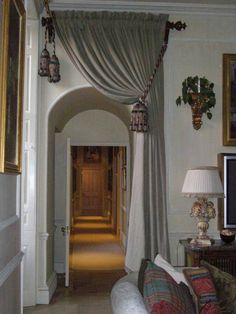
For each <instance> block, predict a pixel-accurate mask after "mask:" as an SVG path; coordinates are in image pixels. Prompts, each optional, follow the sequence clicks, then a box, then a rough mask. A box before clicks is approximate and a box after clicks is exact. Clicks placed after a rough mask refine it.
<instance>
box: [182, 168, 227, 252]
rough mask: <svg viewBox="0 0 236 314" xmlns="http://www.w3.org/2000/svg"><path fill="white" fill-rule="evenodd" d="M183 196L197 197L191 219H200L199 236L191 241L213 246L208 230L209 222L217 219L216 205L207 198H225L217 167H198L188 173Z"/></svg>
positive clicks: (198, 225)
mask: <svg viewBox="0 0 236 314" xmlns="http://www.w3.org/2000/svg"><path fill="white" fill-rule="evenodd" d="M182 194H183V195H184V196H186V197H196V198H197V201H196V202H194V204H193V206H192V208H191V213H190V216H191V217H196V218H197V219H198V223H197V228H198V235H197V237H196V238H195V239H193V240H192V241H191V243H193V244H197V245H198V244H199V245H206V246H209V245H211V241H210V238H209V236H208V235H207V229H208V227H209V223H208V222H209V220H210V219H212V218H215V216H216V211H215V208H214V204H213V203H212V202H211V201H208V200H207V198H219V197H224V191H223V186H222V183H221V180H220V177H219V173H218V169H217V167H198V168H195V169H190V170H188V171H187V174H186V176H185V180H184V184H183V188H182Z"/></svg>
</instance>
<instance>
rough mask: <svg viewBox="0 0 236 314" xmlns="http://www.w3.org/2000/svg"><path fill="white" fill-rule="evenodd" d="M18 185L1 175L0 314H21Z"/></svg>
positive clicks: (12, 176) (12, 179) (15, 181)
mask: <svg viewBox="0 0 236 314" xmlns="http://www.w3.org/2000/svg"><path fill="white" fill-rule="evenodd" d="M18 183H19V181H18V182H17V177H16V176H15V175H6V174H0V248H1V249H0V313H16V314H19V313H20V304H21V294H20V266H19V265H20V262H21V257H22V256H21V254H20V249H21V246H20V243H21V241H20V199H19V198H18V196H19V194H18V188H17V184H18ZM18 254H19V255H18ZM10 265H12V266H13V267H12V269H11V267H10ZM12 300H15V301H14V302H12Z"/></svg>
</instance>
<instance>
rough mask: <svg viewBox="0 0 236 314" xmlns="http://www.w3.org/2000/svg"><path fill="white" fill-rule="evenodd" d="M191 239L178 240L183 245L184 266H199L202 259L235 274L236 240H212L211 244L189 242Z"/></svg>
mask: <svg viewBox="0 0 236 314" xmlns="http://www.w3.org/2000/svg"><path fill="white" fill-rule="evenodd" d="M190 241H191V239H184V240H179V243H180V244H182V245H183V246H184V252H185V266H188V267H195V266H200V261H201V260H202V259H203V260H205V261H206V262H208V263H209V264H211V265H213V266H216V267H217V268H219V269H221V270H223V271H225V272H227V273H230V274H231V275H233V276H236V242H235V241H233V242H232V243H230V244H225V243H224V242H223V241H221V240H213V244H212V245H211V246H197V245H194V244H190Z"/></svg>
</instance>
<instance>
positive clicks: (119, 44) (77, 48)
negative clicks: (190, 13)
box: [54, 11, 169, 270]
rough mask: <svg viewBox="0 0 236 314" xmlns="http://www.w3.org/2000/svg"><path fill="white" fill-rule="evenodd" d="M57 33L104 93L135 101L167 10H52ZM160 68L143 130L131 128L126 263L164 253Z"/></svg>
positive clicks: (160, 37) (158, 44)
mask: <svg viewBox="0 0 236 314" xmlns="http://www.w3.org/2000/svg"><path fill="white" fill-rule="evenodd" d="M54 16H55V25H56V31H57V34H58V36H59V38H60V40H61V42H62V44H63V46H64V48H65V50H66V52H67V53H68V55H69V57H70V59H71V60H72V62H73V64H74V65H75V67H76V68H77V69H78V70H79V71H80V72H81V73H82V74H83V76H84V77H85V78H86V80H87V81H88V82H90V83H91V85H92V86H94V87H95V88H96V89H97V90H99V91H100V92H101V93H103V94H105V95H106V96H108V97H110V98H112V99H115V100H117V101H119V102H120V103H123V104H132V103H135V102H136V101H137V100H138V98H139V97H140V96H141V95H142V92H143V91H144V88H145V86H146V84H147V82H148V80H149V77H150V75H151V74H152V72H153V69H154V66H155V63H156V61H157V58H158V55H159V52H160V49H161V45H162V43H163V38H164V33H165V23H166V21H167V18H168V16H167V15H158V16H156V15H152V14H144V13H138V14H137V13H131V12H121V13H119V12H106V11H104V12H82V11H63V12H62V11H58V12H54ZM163 89H164V88H163V68H162V66H161V67H160V68H159V71H158V72H157V75H156V77H155V79H154V82H153V85H152V87H151V91H150V93H149V94H148V97H147V105H148V114H149V126H150V130H149V132H148V133H136V135H135V136H136V139H135V151H134V166H133V180H132V191H131V202H130V216H129V228H128V243H127V252H126V267H127V268H128V269H131V270H138V269H139V266H140V261H141V259H142V258H143V257H146V258H152V259H153V257H154V255H155V254H156V253H157V252H159V253H161V254H162V255H163V256H164V257H165V258H167V259H168V258H169V241H168V228H167V212H166V181H165V178H166V167H165V144H164V99H163V98H164V97H163Z"/></svg>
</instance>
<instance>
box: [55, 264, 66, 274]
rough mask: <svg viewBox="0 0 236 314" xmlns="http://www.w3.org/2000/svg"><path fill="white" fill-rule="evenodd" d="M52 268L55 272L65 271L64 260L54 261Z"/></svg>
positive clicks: (61, 272) (62, 272)
mask: <svg viewBox="0 0 236 314" xmlns="http://www.w3.org/2000/svg"><path fill="white" fill-rule="evenodd" d="M54 269H55V272H56V273H57V274H64V273H65V263H64V262H55V263H54Z"/></svg>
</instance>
